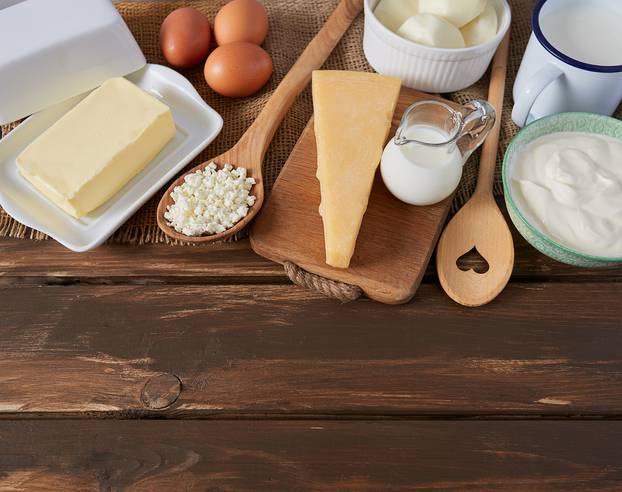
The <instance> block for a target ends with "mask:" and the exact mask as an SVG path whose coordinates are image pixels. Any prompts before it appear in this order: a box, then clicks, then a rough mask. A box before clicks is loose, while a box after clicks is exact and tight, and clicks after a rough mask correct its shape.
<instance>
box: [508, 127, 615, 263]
mask: <svg viewBox="0 0 622 492" xmlns="http://www.w3.org/2000/svg"><path fill="white" fill-rule="evenodd" d="M511 186H512V189H513V194H514V196H515V198H516V201H517V205H518V207H519V209H520V210H521V211H523V212H524V213H526V215H527V218H528V219H529V220H530V222H532V223H533V225H534V226H536V227H537V228H538V229H541V230H542V231H543V232H544V233H545V234H546V235H548V236H550V237H551V238H552V239H554V240H555V241H557V242H559V243H560V244H562V245H564V246H566V247H568V248H570V249H573V250H576V251H579V252H581V253H586V254H589V255H592V256H602V257H622V142H621V141H619V140H616V139H614V138H611V137H607V136H603V135H598V134H588V133H579V132H566V133H553V134H550V135H545V136H543V137H540V138H538V139H536V140H534V141H533V142H531V143H529V144H528V145H527V146H526V147H525V148H524V149H523V151H522V152H521V154H520V155H519V156H518V157H517V161H516V162H515V163H514V164H513V167H512V175H511Z"/></svg>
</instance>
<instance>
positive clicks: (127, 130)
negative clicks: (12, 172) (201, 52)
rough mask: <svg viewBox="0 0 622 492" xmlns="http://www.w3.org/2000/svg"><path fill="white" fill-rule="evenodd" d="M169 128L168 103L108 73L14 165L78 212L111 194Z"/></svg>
mask: <svg viewBox="0 0 622 492" xmlns="http://www.w3.org/2000/svg"><path fill="white" fill-rule="evenodd" d="M175 133H176V129H175V122H174V121H173V115H172V113H171V111H170V109H169V108H168V106H166V105H165V104H164V103H162V102H160V101H159V100H158V99H156V98H155V97H153V96H152V95H150V94H148V93H146V92H145V91H143V90H142V89H140V88H139V87H137V86H136V85H134V84H132V83H131V82H130V81H128V80H127V79H124V78H121V77H119V78H113V79H109V80H108V81H106V82H104V84H103V85H102V86H101V87H99V88H98V89H95V90H94V91H93V92H92V93H91V94H89V95H88V96H87V97H86V98H85V99H83V100H82V101H81V102H80V103H79V104H77V105H76V106H75V107H74V108H73V109H72V110H71V111H69V112H68V113H66V114H65V115H64V116H63V117H62V118H61V119H59V120H58V121H57V122H56V123H55V124H54V125H52V126H51V127H50V128H49V129H47V130H46V131H45V132H43V133H42V134H41V135H40V136H39V137H38V138H37V139H36V140H35V141H34V142H32V143H31V144H30V145H29V146H28V147H26V149H25V150H24V151H23V152H22V153H21V154H20V155H19V156H18V158H17V167H18V169H19V172H20V173H21V175H22V176H23V177H24V178H26V179H27V180H28V181H29V182H30V183H31V184H32V185H33V186H34V187H35V188H36V189H37V190H39V191H40V192H41V193H42V194H43V195H44V196H46V197H47V198H48V199H49V200H51V201H52V202H53V203H55V204H56V205H57V206H58V207H60V208H61V209H63V210H64V211H65V212H67V213H68V214H70V215H72V216H73V217H76V218H80V217H82V216H84V215H86V214H88V213H89V212H91V211H93V210H95V209H96V208H97V207H99V206H100V205H102V204H104V203H105V202H106V201H108V200H109V199H110V198H111V197H112V196H114V195H115V194H116V193H117V192H118V191H119V190H120V189H121V188H122V187H123V186H124V185H125V184H127V182H128V181H129V180H130V179H132V178H133V177H134V176H135V175H136V174H138V173H139V172H140V171H141V170H142V169H144V168H145V166H146V165H147V164H148V163H149V162H151V161H152V160H153V159H154V157H155V156H156V155H157V154H158V153H159V152H160V151H161V150H162V149H163V148H164V147H165V146H166V144H167V143H168V142H169V141H170V140H171V139H172V138H173V137H174V136H175Z"/></svg>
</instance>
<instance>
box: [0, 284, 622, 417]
mask: <svg viewBox="0 0 622 492" xmlns="http://www.w3.org/2000/svg"><path fill="white" fill-rule="evenodd" d="M621 295H622V283H606V284H597V283H586V284H563V283H529V284H516V283H514V284H512V285H510V286H509V287H508V288H507V289H506V291H505V292H504V293H503V294H502V295H501V297H500V298H499V299H498V300H497V301H495V302H493V303H492V304H490V305H488V306H485V307H482V308H479V309H468V308H464V307H461V306H458V305H456V304H454V303H453V302H452V301H450V300H449V299H448V298H446V296H443V295H442V294H441V292H440V288H439V287H438V286H436V285H424V286H422V288H421V292H420V293H419V296H418V297H417V298H415V301H414V302H412V303H410V304H408V305H404V306H382V305H379V304H377V303H374V302H372V301H359V302H355V303H351V304H346V305H342V304H340V303H338V302H335V301H331V300H327V299H324V298H322V297H320V296H317V295H313V294H310V293H309V292H307V291H305V290H304V289H301V288H297V287H293V286H286V285H283V286H278V285H246V286H241V285H239V286H84V285H83V286H48V287H23V286H22V287H19V286H16V287H11V288H8V287H4V288H0V299H1V300H2V302H1V304H0V340H2V343H1V344H0V410H2V411H3V412H5V414H7V413H8V414H11V413H12V412H21V413H24V412H34V413H45V412H52V413H59V414H72V413H79V412H102V413H103V414H104V415H110V416H114V415H131V414H133V413H136V414H141V413H145V412H146V413H149V412H151V413H156V414H157V413H163V414H165V415H169V416H179V415H190V416H214V417H223V416H224V417H226V416H231V415H247V416H263V415H265V414H287V415H343V414H361V415H431V414H441V415H454V414H460V415H479V414H530V415H596V414H603V415H612V414H615V415H619V414H620V413H621V409H622V357H620V347H621V346H622V330H621V329H620V328H621V324H620V318H621V315H622V305H621V304H620V296H621ZM161 373H164V374H172V375H175V376H177V377H178V378H179V379H180V380H181V383H182V386H181V394H180V395H179V396H178V397H177V395H172V396H171V395H170V394H169V393H168V391H169V389H170V385H163V386H165V387H166V388H165V390H166V394H163V395H161V396H158V395H155V394H153V392H149V391H148V392H147V396H148V397H149V398H150V399H151V400H153V401H166V400H167V399H169V398H170V399H171V401H173V403H172V405H171V406H170V407H168V408H167V409H164V410H157V409H153V408H152V407H151V406H150V405H146V404H145V391H146V390H145V385H146V384H147V382H148V381H149V380H150V379H151V378H153V377H154V376H157V375H158V374H161ZM160 386H162V385H157V384H156V385H153V387H156V388H157V387H160ZM167 388H169V389H167ZM163 391H164V390H163ZM156 408H161V405H160V406H157V407H156Z"/></svg>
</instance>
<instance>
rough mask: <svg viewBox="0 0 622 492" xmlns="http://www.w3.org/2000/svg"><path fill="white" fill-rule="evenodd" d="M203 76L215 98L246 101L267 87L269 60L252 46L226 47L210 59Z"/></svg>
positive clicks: (259, 49)
mask: <svg viewBox="0 0 622 492" xmlns="http://www.w3.org/2000/svg"><path fill="white" fill-rule="evenodd" d="M204 73H205V80H206V81H207V83H208V85H209V86H210V87H211V88H212V89H214V90H215V91H216V92H218V94H220V95H222V96H227V97H246V96H250V95H251V94H254V93H255V92H257V91H258V90H259V89H261V88H262V87H263V86H264V85H266V82H268V80H269V79H270V76H271V75H272V58H270V55H268V53H266V52H265V51H264V50H263V49H262V48H261V47H259V46H257V45H256V44H253V43H245V42H242V43H230V44H225V45H223V46H219V47H218V48H216V49H215V50H214V51H213V52H212V54H211V55H210V56H209V58H208V59H207V61H206V62H205V72H204Z"/></svg>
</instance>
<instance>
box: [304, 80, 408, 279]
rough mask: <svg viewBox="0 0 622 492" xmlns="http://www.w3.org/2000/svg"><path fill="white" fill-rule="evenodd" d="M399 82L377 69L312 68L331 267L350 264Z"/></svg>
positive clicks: (321, 180) (325, 221)
mask: <svg viewBox="0 0 622 492" xmlns="http://www.w3.org/2000/svg"><path fill="white" fill-rule="evenodd" d="M400 87H401V80H400V79H399V78H397V77H387V76H384V75H379V74H375V73H365V72H347V71H333V70H319V71H318V70H316V71H315V72H313V81H312V91H313V109H314V111H315V115H314V125H315V138H316V144H317V166H318V168H317V177H318V180H319V181H320V192H321V199H322V203H321V206H320V214H321V215H322V220H323V223H324V243H325V248H326V263H327V264H328V265H331V266H333V267H336V268H347V267H348V266H349V265H350V260H351V258H352V255H353V254H354V248H355V246H356V239H357V237H358V234H359V229H360V227H361V223H362V221H363V216H364V214H365V211H366V210H367V203H368V201H369V195H370V193H371V189H372V185H373V182H374V175H375V173H376V168H377V167H378V164H379V162H380V157H381V155H382V150H383V148H384V144H385V142H386V140H387V137H388V135H389V130H390V129H391V121H392V119H393V112H394V111H395V105H396V104H397V99H398V97H399V93H400Z"/></svg>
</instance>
